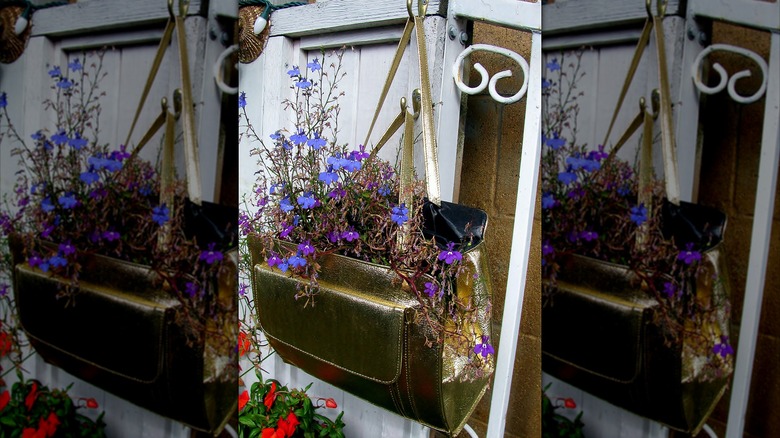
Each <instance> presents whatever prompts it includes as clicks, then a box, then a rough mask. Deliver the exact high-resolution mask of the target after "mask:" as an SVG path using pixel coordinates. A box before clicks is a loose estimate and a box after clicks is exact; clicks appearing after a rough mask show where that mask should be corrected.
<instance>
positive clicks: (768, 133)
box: [726, 4, 780, 438]
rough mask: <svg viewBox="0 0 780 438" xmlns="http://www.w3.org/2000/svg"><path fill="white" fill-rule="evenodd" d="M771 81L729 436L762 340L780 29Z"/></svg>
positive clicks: (779, 100) (777, 155) (737, 432)
mask: <svg viewBox="0 0 780 438" xmlns="http://www.w3.org/2000/svg"><path fill="white" fill-rule="evenodd" d="M775 6H777V7H776V8H775V9H776V10H780V4H775ZM768 78H769V85H768V87H767V93H766V100H765V107H764V127H763V133H762V134H761V155H760V161H759V167H758V185H757V188H756V204H755V212H754V214H753V231H752V236H751V239H750V258H749V260H748V273H747V282H746V284H745V298H744V301H743V305H742V306H743V307H742V322H741V325H740V330H739V347H738V348H737V361H736V366H735V369H734V380H733V383H732V392H731V400H730V403H729V418H728V427H727V429H726V437H728V438H738V437H741V436H742V432H743V429H744V427H745V412H746V411H747V405H748V400H749V398H750V380H751V377H752V374H753V358H754V357H755V351H756V343H757V341H758V323H759V320H760V318H761V305H762V298H763V295H764V285H765V280H766V268H767V259H768V257H769V245H770V243H771V242H772V239H771V236H772V217H773V212H774V204H775V191H776V187H777V172H778V162H780V125H779V124H778V120H780V28H776V29H775V30H774V31H773V32H772V36H771V43H770V54H769V74H768Z"/></svg>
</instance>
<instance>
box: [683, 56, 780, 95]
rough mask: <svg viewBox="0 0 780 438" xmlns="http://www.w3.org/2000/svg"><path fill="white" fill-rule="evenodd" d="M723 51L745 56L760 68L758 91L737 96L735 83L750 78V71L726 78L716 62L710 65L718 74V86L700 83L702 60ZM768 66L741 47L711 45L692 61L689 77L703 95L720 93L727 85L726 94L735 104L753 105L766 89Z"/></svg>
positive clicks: (725, 74) (721, 67)
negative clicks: (713, 53) (760, 77)
mask: <svg viewBox="0 0 780 438" xmlns="http://www.w3.org/2000/svg"><path fill="white" fill-rule="evenodd" d="M717 50H720V51H724V52H732V53H736V54H739V55H742V56H746V57H748V58H750V59H752V60H753V62H755V63H756V64H758V66H759V67H760V68H761V75H762V80H761V87H759V89H758V91H756V92H755V93H754V94H753V95H751V96H741V95H739V94H737V91H736V88H735V87H736V83H737V81H738V80H739V79H742V78H746V77H749V76H751V72H750V70H742V71H739V72H737V73H734V75H733V76H731V78H728V73H726V70H725V69H724V68H723V66H722V65H720V64H718V63H717V62H716V63H714V64H713V65H712V68H713V69H714V70H715V71H716V72H718V76H720V81H719V82H718V85H716V86H714V87H708V86H707V85H705V84H704V83H703V82H702V81H701V62H702V60H704V58H705V57H706V56H707V55H709V54H710V53H712V52H714V51H717ZM768 68H769V67H768V66H767V64H766V61H764V58H762V57H760V56H758V55H757V54H756V53H755V52H752V51H750V50H747V49H743V48H742V47H737V46H732V45H730V44H713V45H711V46H709V47H707V48H705V49H704V50H702V51H701V53H699V55H698V56H697V57H696V59H695V60H694V61H693V65H691V77H692V78H693V83H694V85H696V88H698V89H699V91H700V92H702V93H704V94H715V93H718V92H720V91H722V90H723V89H724V88H726V87H727V84H728V93H729V96H731V98H732V99H734V100H735V101H736V102H739V103H743V104H746V103H753V102H755V101H757V100H758V99H761V97H762V96H763V95H764V93H765V92H766V87H767V76H766V72H767V70H768Z"/></svg>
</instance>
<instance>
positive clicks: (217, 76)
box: [212, 44, 238, 94]
mask: <svg viewBox="0 0 780 438" xmlns="http://www.w3.org/2000/svg"><path fill="white" fill-rule="evenodd" d="M236 50H238V44H233V45H232V46H230V47H228V48H226V49H225V50H223V51H222V53H220V54H219V56H218V57H217V60H216V62H214V68H213V71H212V73H213V74H214V82H216V84H217V87H219V89H220V90H222V92H223V93H225V94H238V87H231V86H230V85H228V84H226V83H225V81H224V80H223V79H222V64H223V63H224V62H225V59H227V57H228V56H230V55H231V54H232V53H233V52H235V51H236Z"/></svg>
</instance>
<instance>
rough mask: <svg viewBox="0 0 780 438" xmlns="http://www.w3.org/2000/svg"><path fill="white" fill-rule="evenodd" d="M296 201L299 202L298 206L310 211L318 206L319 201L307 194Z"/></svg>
mask: <svg viewBox="0 0 780 438" xmlns="http://www.w3.org/2000/svg"><path fill="white" fill-rule="evenodd" d="M296 201H297V202H298V205H300V206H301V207H303V208H305V209H310V208H314V207H316V206H317V199H315V198H314V195H313V194H311V193H306V194H304V195H302V196H299V197H298V199H296Z"/></svg>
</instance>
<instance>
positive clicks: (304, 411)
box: [238, 380, 344, 438]
mask: <svg viewBox="0 0 780 438" xmlns="http://www.w3.org/2000/svg"><path fill="white" fill-rule="evenodd" d="M309 386H311V385H309ZM308 389H309V387H306V388H305V389H303V390H300V389H293V390H288V389H287V388H286V387H285V386H282V385H281V384H279V382H277V381H275V380H267V381H266V382H256V383H254V384H253V385H252V387H251V390H250V391H243V392H241V394H240V395H239V396H238V410H239V424H238V434H239V436H241V437H249V436H260V437H261V438H289V437H292V436H327V437H333V438H339V437H341V438H343V437H344V432H343V429H344V423H343V422H342V421H341V417H342V415H343V414H344V413H343V412H342V413H340V414H339V415H338V416H337V417H336V419H335V420H334V421H332V420H330V419H329V418H328V417H326V416H324V415H321V414H318V413H317V409H321V408H327V409H335V408H337V407H338V405H337V404H336V401H335V400H333V399H332V398H328V399H323V398H317V399H315V400H314V401H312V399H311V398H310V397H309V395H308V394H306V391H308ZM258 432H259V435H258Z"/></svg>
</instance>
